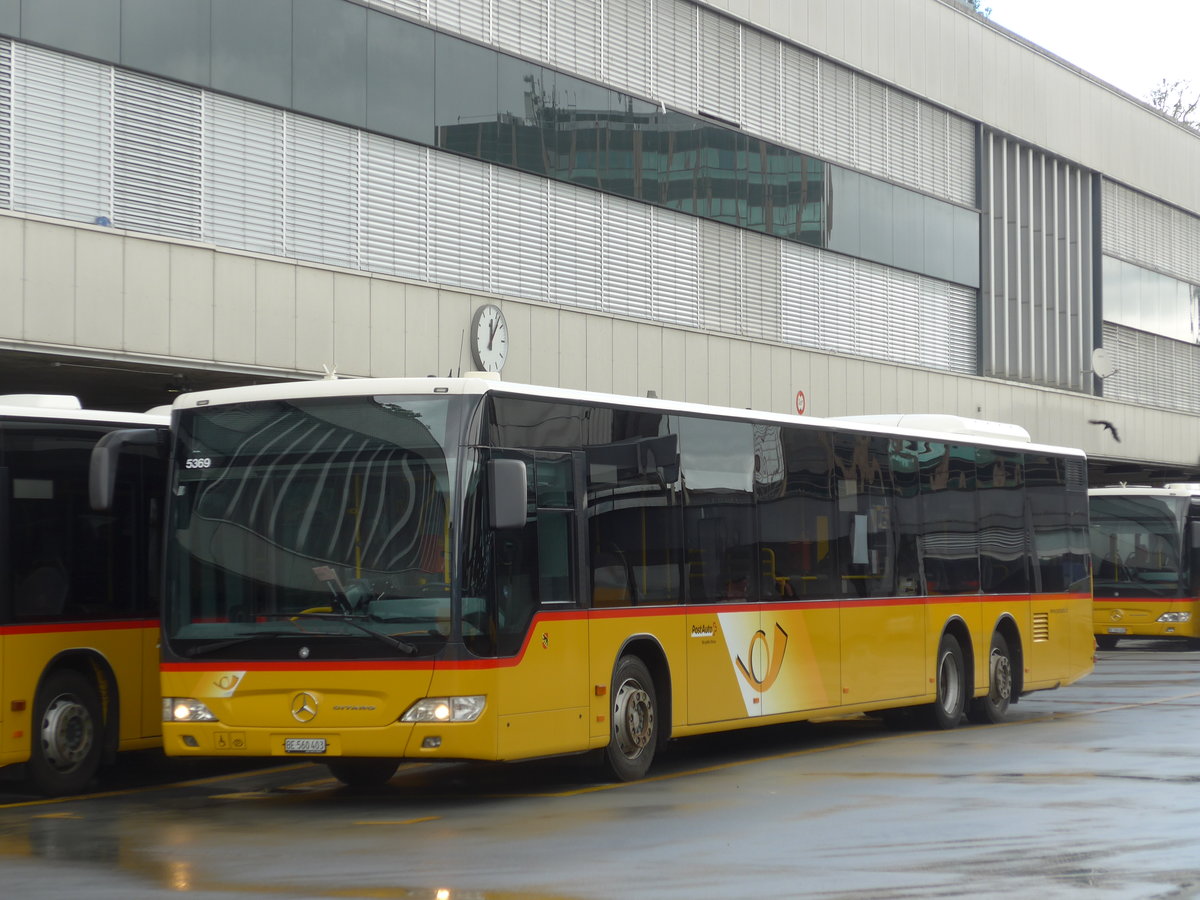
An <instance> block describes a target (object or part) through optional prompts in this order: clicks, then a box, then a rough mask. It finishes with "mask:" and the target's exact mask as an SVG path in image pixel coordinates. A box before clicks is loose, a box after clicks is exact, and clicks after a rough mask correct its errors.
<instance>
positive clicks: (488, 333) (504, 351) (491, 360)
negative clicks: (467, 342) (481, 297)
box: [471, 303, 508, 372]
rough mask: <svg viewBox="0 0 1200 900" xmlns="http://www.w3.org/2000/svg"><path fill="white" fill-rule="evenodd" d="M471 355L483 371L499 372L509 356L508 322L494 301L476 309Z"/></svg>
mask: <svg viewBox="0 0 1200 900" xmlns="http://www.w3.org/2000/svg"><path fill="white" fill-rule="evenodd" d="M471 355H472V356H473V357H475V365H477V366H478V367H479V369H480V371H483V372H499V371H500V370H501V369H503V368H504V361H505V360H506V359H507V358H508V323H507V322H505V321H504V313H502V312H501V311H500V307H498V306H496V305H495V304H493V303H489V304H487V305H486V306H481V307H479V309H477V310H475V316H474V318H472V320H471Z"/></svg>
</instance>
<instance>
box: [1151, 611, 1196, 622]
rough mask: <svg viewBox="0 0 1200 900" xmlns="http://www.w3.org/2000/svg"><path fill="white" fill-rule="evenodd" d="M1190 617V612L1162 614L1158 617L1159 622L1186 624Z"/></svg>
mask: <svg viewBox="0 0 1200 900" xmlns="http://www.w3.org/2000/svg"><path fill="white" fill-rule="evenodd" d="M1191 617H1192V614H1191V613H1190V612H1170V613H1163V614H1162V615H1161V616H1159V617H1158V621H1160V622H1186V621H1188V619H1190V618H1191Z"/></svg>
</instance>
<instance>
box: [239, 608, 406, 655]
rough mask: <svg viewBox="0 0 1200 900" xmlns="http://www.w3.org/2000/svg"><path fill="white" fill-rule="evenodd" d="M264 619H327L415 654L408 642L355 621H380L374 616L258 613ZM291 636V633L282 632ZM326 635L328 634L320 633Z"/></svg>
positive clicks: (404, 651) (397, 648)
mask: <svg viewBox="0 0 1200 900" xmlns="http://www.w3.org/2000/svg"><path fill="white" fill-rule="evenodd" d="M260 615H262V616H264V617H273V618H285V619H328V620H329V621H331V622H345V623H346V624H347V625H349V626H350V627H351V628H357V629H358V630H359V631H361V632H362V633H363V634H369V635H370V636H371V637H373V638H375V639H376V640H377V641H380V642H381V643H384V644H387V645H388V646H389V647H391V648H393V649H394V650H399V651H400V652H401V653H404V654H406V655H408V656H412V655H413V654H414V653H416V652H417V648H416V645H415V644H410V643H409V642H408V641H402V640H400V639H399V638H394V637H392V636H391V635H390V634H384V633H383V632H382V631H376V630H375V629H374V628H368V627H367V626H366V625H364V624H362V623H361V622H357V621H355V620H356V619H370V620H372V621H382V619H375V617H374V616H354V615H351V614H350V613H316V612H294V613H260ZM284 633H285V634H291V632H284ZM321 633H323V634H328V632H321Z"/></svg>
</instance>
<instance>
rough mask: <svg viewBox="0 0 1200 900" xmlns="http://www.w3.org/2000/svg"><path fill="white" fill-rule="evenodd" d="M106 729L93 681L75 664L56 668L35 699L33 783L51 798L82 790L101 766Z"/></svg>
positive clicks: (30, 766)
mask: <svg viewBox="0 0 1200 900" xmlns="http://www.w3.org/2000/svg"><path fill="white" fill-rule="evenodd" d="M102 730H103V726H102V725H101V714H100V695H99V694H98V693H97V692H96V688H95V687H94V686H93V685H92V683H91V682H90V681H88V680H87V679H86V678H84V677H83V676H82V675H80V674H79V673H78V672H74V671H72V670H70V669H59V670H58V671H57V672H53V673H51V674H50V675H49V676H47V678H46V680H45V681H44V682H43V683H42V686H41V687H40V688H39V689H38V692H37V698H36V700H35V702H34V709H33V734H32V735H31V737H32V746H31V747H30V748H29V763H28V765H27V766H26V774H27V776H28V779H29V782H30V783H31V784H32V785H33V786H34V787H35V788H37V790H39V791H40V792H41V793H43V794H46V795H47V796H51V797H58V796H62V795H63V794H77V793H79V792H80V791H82V790H83V789H84V788H85V787H87V784H88V782H89V781H91V780H92V777H93V776H94V775H95V774H96V771H97V770H98V769H99V768H100V749H101V741H100V734H101V732H102Z"/></svg>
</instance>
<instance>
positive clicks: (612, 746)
mask: <svg viewBox="0 0 1200 900" xmlns="http://www.w3.org/2000/svg"><path fill="white" fill-rule="evenodd" d="M657 748H658V697H657V695H656V694H655V691H654V680H653V679H652V678H651V677H650V670H649V669H647V668H646V664H645V663H644V662H642V661H641V660H640V659H639V658H638V657H636V656H622V657H621V659H620V661H619V662H618V663H617V668H616V669H615V670H614V671H613V682H612V732H611V737H610V738H609V741H608V746H607V747H606V748H605V750H604V761H605V766H606V768H607V769H608V771H609V772H610V773H611V774H612V776H613V777H614V778H616V779H617V780H618V781H637V780H638V779H639V778H643V777H645V775H646V773H647V772H648V771H649V770H650V764H651V763H652V762H653V761H654V751H655V750H656V749H657Z"/></svg>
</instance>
